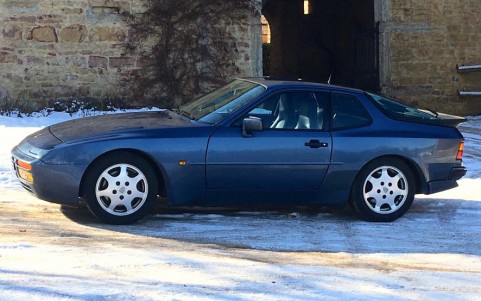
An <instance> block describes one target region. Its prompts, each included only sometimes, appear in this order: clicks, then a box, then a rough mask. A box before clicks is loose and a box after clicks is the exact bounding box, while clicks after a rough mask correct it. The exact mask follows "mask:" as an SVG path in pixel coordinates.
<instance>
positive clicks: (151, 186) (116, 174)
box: [82, 152, 158, 224]
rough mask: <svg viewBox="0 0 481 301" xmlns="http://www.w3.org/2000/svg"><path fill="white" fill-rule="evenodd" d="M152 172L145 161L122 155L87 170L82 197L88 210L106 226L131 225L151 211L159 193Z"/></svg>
mask: <svg viewBox="0 0 481 301" xmlns="http://www.w3.org/2000/svg"><path fill="white" fill-rule="evenodd" d="M157 183H158V181H157V176H156V174H155V171H154V170H153V168H152V167H151V166H150V164H149V162H147V161H146V160H145V159H143V158H141V157H139V156H135V155H132V154H131V153H127V152H122V153H114V154H112V155H109V156H108V157H106V158H103V159H101V160H100V161H99V162H96V163H95V165H94V166H93V167H92V168H90V169H89V170H88V171H87V174H86V177H85V182H84V185H83V194H82V195H83V196H84V197H85V199H86V201H87V207H88V208H89V210H90V211H91V212H92V213H93V214H94V215H95V216H96V217H98V218H99V219H100V220H102V221H104V222H106V223H109V224H131V223H134V222H136V221H137V220H139V219H141V218H142V217H144V216H146V215H147V214H148V213H149V212H150V211H151V209H152V207H153V205H154V203H155V200H156V198H157V192H158V184H157Z"/></svg>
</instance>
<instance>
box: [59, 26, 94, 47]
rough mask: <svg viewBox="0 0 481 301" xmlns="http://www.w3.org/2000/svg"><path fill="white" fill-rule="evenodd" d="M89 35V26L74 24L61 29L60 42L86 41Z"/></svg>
mask: <svg viewBox="0 0 481 301" xmlns="http://www.w3.org/2000/svg"><path fill="white" fill-rule="evenodd" d="M87 36H88V30H87V26H85V25H80V24H74V25H70V26H68V27H65V28H62V29H60V32H59V38H60V42H67V43H80V42H83V41H85V39H87Z"/></svg>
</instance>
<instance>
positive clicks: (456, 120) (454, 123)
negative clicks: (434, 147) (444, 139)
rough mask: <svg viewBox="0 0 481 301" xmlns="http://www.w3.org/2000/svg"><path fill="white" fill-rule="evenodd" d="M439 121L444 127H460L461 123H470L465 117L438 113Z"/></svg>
mask: <svg viewBox="0 0 481 301" xmlns="http://www.w3.org/2000/svg"><path fill="white" fill-rule="evenodd" d="M437 117H438V120H440V122H441V124H442V125H445V126H449V127H458V126H459V125H460V124H461V123H463V122H466V121H468V119H466V118H465V117H461V116H456V115H449V114H444V113H438V116H437Z"/></svg>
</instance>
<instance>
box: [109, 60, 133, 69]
mask: <svg viewBox="0 0 481 301" xmlns="http://www.w3.org/2000/svg"><path fill="white" fill-rule="evenodd" d="M109 63H110V68H119V69H124V68H132V67H134V66H135V60H134V59H133V58H131V57H111V58H109Z"/></svg>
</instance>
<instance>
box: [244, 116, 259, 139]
mask: <svg viewBox="0 0 481 301" xmlns="http://www.w3.org/2000/svg"><path fill="white" fill-rule="evenodd" d="M262 129H263V127H262V119H260V118H258V117H248V118H244V120H243V121H242V136H244V137H246V138H248V137H252V132H255V131H262Z"/></svg>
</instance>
